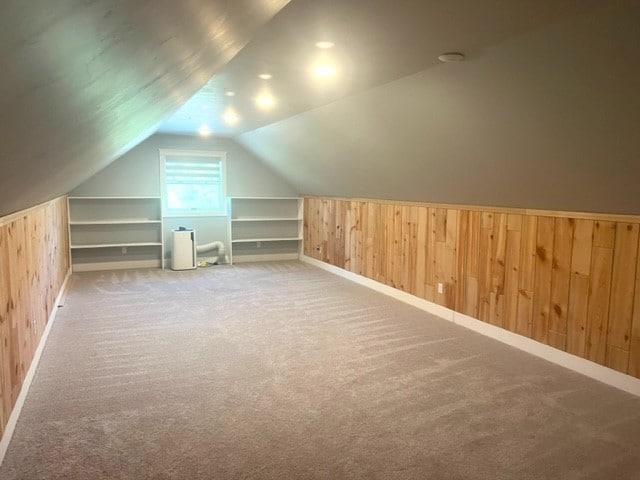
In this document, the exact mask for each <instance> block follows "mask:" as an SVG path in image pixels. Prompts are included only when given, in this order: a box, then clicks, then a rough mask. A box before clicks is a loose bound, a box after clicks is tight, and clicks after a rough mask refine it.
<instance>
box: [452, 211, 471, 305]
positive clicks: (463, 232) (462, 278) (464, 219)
mask: <svg viewBox="0 0 640 480" xmlns="http://www.w3.org/2000/svg"><path fill="white" fill-rule="evenodd" d="M469 213H470V212H469V211H468V210H460V211H459V212H458V232H457V233H456V246H455V252H454V254H455V258H456V273H455V282H456V285H455V305H454V307H453V309H454V310H455V311H456V312H462V311H463V309H464V304H465V292H466V289H467V287H466V280H467V276H466V274H465V266H466V261H467V235H468V229H469Z"/></svg>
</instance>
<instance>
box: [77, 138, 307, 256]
mask: <svg viewBox="0 0 640 480" xmlns="http://www.w3.org/2000/svg"><path fill="white" fill-rule="evenodd" d="M161 148H168V149H185V150H189V149H191V150H212V151H224V152H227V195H228V196H236V197H245V196H246V197H254V196H255V197H260V196H265V197H268V196H274V197H275V196H296V195H297V192H296V191H295V189H294V188H293V187H292V186H291V185H290V184H289V183H288V182H287V181H285V180H283V178H282V177H281V176H280V175H279V174H277V173H275V172H274V171H272V170H271V169H270V168H269V167H268V166H266V165H265V164H264V163H263V162H262V161H261V160H259V159H258V158H256V157H255V156H254V155H253V154H251V153H250V152H248V151H246V150H245V149H244V148H243V147H242V146H240V145H238V144H237V143H236V142H235V141H234V140H232V139H229V138H207V139H202V138H199V137H190V136H180V135H153V136H152V137H150V138H148V139H147V140H145V141H144V142H143V143H141V144H140V145H138V146H137V147H135V148H134V149H132V150H131V151H129V152H128V153H126V154H125V155H123V156H122V157H120V158H119V159H118V160H116V161H115V162H113V163H112V164H110V165H109V166H108V167H106V168H105V169H104V170H102V171H100V172H99V173H97V174H96V175H94V176H93V177H91V178H90V179H89V180H87V181H86V182H84V183H82V184H81V185H79V186H78V187H77V188H76V189H74V190H73V191H72V192H71V193H70V194H69V195H71V196H96V197H100V196H114V197H115V196H160V164H159V157H158V149H161ZM178 226H186V227H190V228H195V229H196V235H197V241H198V244H204V243H209V242H212V241H214V240H221V241H223V242H224V243H225V246H226V245H227V219H226V217H180V218H178V217H170V218H165V219H164V239H165V258H167V259H168V258H170V255H171V230H172V229H174V228H177V227H178Z"/></svg>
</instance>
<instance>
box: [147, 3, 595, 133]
mask: <svg viewBox="0 0 640 480" xmlns="http://www.w3.org/2000/svg"><path fill="white" fill-rule="evenodd" d="M599 3H600V2H598V1H594V0H581V1H576V0H574V1H561V2H559V1H557V0H518V1H517V2H514V1H513V0H483V1H477V0H447V1H442V0H404V1H390V0H293V1H292V2H291V3H289V4H288V5H287V6H286V7H284V8H283V9H282V10H281V11H280V12H279V13H278V14H277V15H276V16H275V17H274V18H273V19H272V20H271V21H270V22H269V23H268V24H267V25H265V26H264V27H263V28H262V29H261V30H260V32H259V33H258V34H257V35H256V36H255V37H254V38H253V40H252V41H251V42H250V43H249V44H248V45H247V46H246V47H245V48H243V49H242V50H241V51H240V52H239V53H238V54H237V55H236V56H235V57H234V58H233V59H232V60H231V61H230V62H229V63H228V64H227V65H225V66H224V67H223V68H222V69H220V70H219V71H218V72H217V73H216V74H215V75H214V76H213V78H212V79H211V80H209V82H208V83H207V84H206V85H205V87H204V88H202V90H200V92H198V93H197V94H196V95H195V96H194V97H192V98H191V99H190V100H189V101H187V102H186V103H185V104H184V105H183V106H182V108H180V109H179V110H178V111H177V112H176V113H175V114H174V115H173V116H172V117H171V118H170V119H169V120H167V121H166V122H165V123H164V124H162V125H161V126H160V129H159V130H160V131H162V132H168V133H186V134H195V133H196V132H197V131H198V128H199V127H200V126H201V125H206V126H208V127H209V129H210V130H211V132H212V134H214V135H219V136H235V135H238V134H241V133H244V132H247V131H251V130H254V129H256V128H259V127H262V126H265V125H268V124H271V123H274V122H276V121H279V120H282V119H284V118H288V117H292V116H294V115H297V114H300V113H302V112H305V111H307V110H310V109H313V108H316V107H319V106H321V105H326V104H329V103H331V102H334V101H336V100H338V99H340V98H344V97H347V96H349V95H353V94H356V93H358V92H362V91H365V90H367V89H370V88H372V87H374V86H376V85H381V84H385V83H388V82H391V81H393V80H397V79H399V78H401V77H404V76H407V75H411V74H414V73H416V72H419V71H422V70H425V69H427V68H431V67H434V66H436V65H438V63H439V62H438V60H437V57H438V55H439V54H441V53H444V52H449V51H461V52H463V53H465V54H466V55H467V57H468V58H469V59H473V58H475V57H477V56H478V55H481V54H482V52H483V51H484V50H485V49H486V48H489V47H491V46H493V45H496V44H499V43H502V42H504V41H506V40H508V39H509V38H513V37H514V36H518V35H522V34H524V33H526V32H528V31H530V30H533V29H537V28H540V27H542V26H544V25H546V24H549V23H552V22H558V21H561V20H562V19H564V18H567V17H570V16H573V15H576V14H578V13H580V12H584V11H588V10H589V9H592V8H594V6H596V5H598V4H599ZM318 40H330V41H332V42H334V43H335V47H334V48H332V49H330V50H326V51H321V50H319V49H318V48H316V47H315V46H314V44H315V42H316V41H318ZM319 55H325V56H327V57H329V61H330V62H332V63H333V64H334V65H335V66H336V69H337V74H336V76H335V78H333V79H332V80H331V81H328V82H322V81H319V80H318V79H317V78H314V76H313V75H312V74H311V73H310V71H309V70H310V65H312V64H313V63H314V61H315V59H316V58H317V57H318V56H319ZM262 72H268V73H270V74H272V75H273V78H272V79H271V80H269V81H264V80H260V79H259V78H258V74H260V73H262ZM264 87H268V88H269V89H270V90H271V92H272V93H273V95H274V97H275V98H276V102H277V103H276V105H275V107H274V108H273V109H272V110H271V111H268V112H264V111H261V110H259V109H258V108H256V106H255V103H254V98H255V97H256V95H257V93H258V92H259V91H260V90H261V89H262V88H264ZM226 90H232V91H234V92H235V93H236V95H235V96H234V97H227V96H225V91H226ZM229 107H232V108H233V109H234V110H235V111H236V112H237V114H238V115H239V116H240V121H239V122H238V124H237V125H235V126H233V127H230V126H228V125H226V124H225V122H224V121H223V120H222V116H223V113H224V112H225V110H226V109H227V108H229Z"/></svg>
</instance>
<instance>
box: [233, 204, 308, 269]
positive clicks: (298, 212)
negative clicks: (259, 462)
mask: <svg viewBox="0 0 640 480" xmlns="http://www.w3.org/2000/svg"><path fill="white" fill-rule="evenodd" d="M228 219H229V225H228V227H229V235H230V239H229V245H230V246H231V248H230V256H229V258H230V260H231V262H232V263H233V262H234V261H235V262H246V261H265V260H283V259H293V258H299V255H300V247H301V243H302V199H301V198H298V197H230V198H229V212H228Z"/></svg>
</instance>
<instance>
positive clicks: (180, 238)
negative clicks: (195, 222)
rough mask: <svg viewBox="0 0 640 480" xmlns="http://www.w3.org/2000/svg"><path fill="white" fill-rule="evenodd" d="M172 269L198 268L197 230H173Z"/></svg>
mask: <svg viewBox="0 0 640 480" xmlns="http://www.w3.org/2000/svg"><path fill="white" fill-rule="evenodd" d="M172 232H173V247H172V251H171V270H193V269H194V268H196V266H197V263H196V231H195V230H193V229H191V228H183V227H181V228H179V229H177V230H172Z"/></svg>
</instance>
